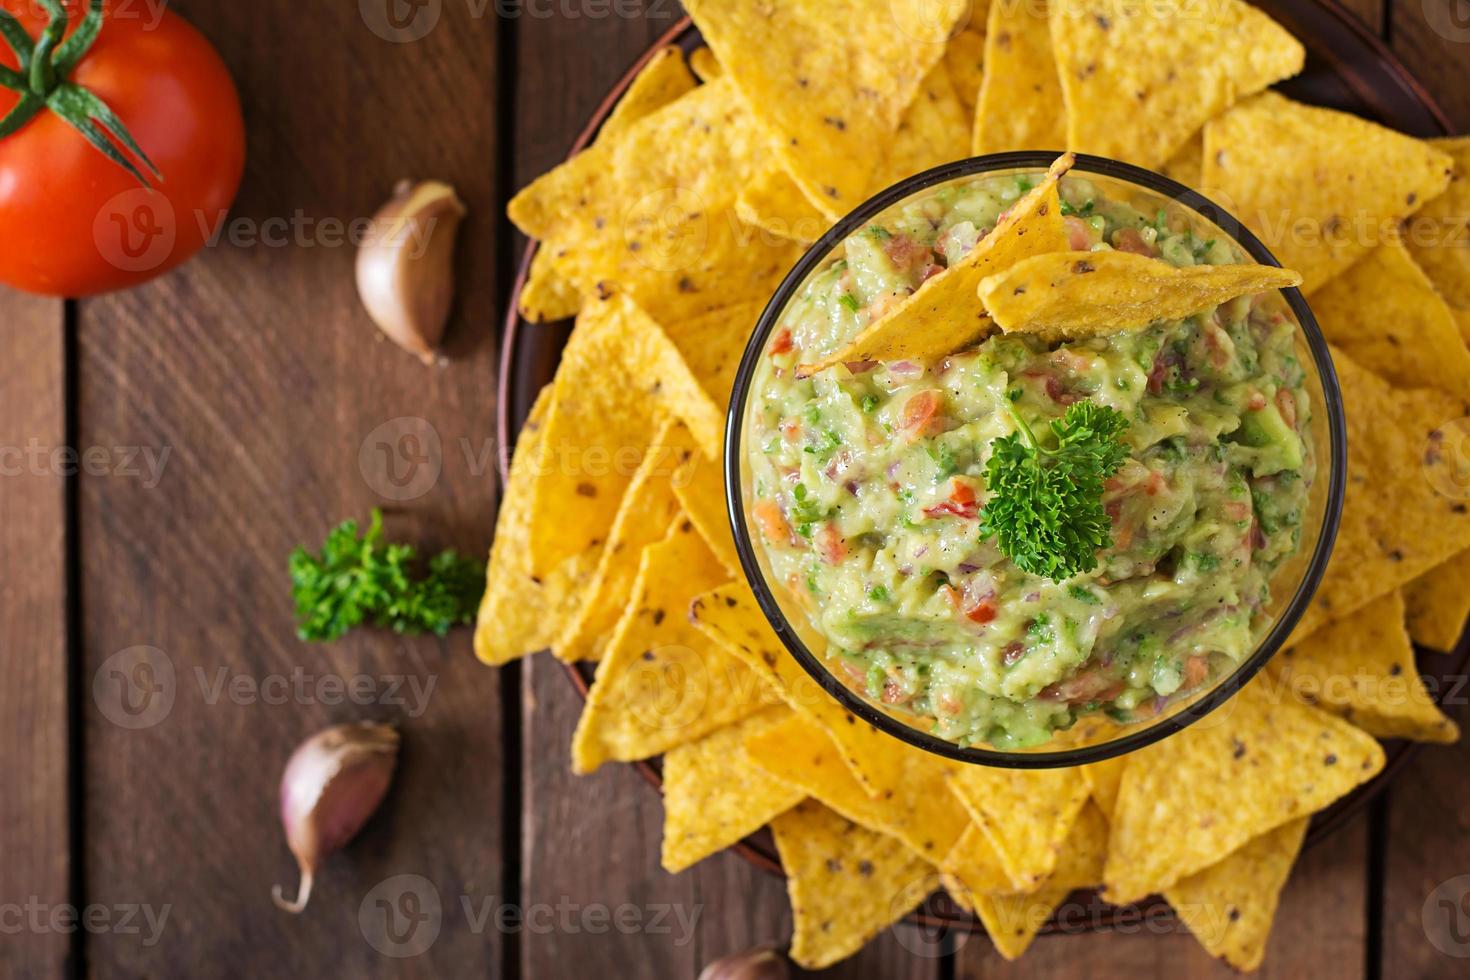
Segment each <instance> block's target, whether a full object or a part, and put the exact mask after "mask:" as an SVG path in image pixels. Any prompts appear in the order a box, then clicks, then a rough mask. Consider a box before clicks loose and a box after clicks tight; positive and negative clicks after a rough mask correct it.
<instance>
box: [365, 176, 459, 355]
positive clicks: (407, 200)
mask: <svg viewBox="0 0 1470 980" xmlns="http://www.w3.org/2000/svg"><path fill="white" fill-rule="evenodd" d="M466 213H467V212H466V209H465V206H464V203H463V202H461V201H460V199H459V197H458V195H456V194H455V192H454V188H453V187H451V186H449V185H448V184H446V183H443V182H442V181H437V180H426V181H420V182H418V183H413V182H411V181H406V180H405V181H401V182H400V183H399V184H398V186H397V187H396V188H395V189H394V192H393V197H392V198H391V199H390V200H389V201H388V203H386V204H384V205H383V206H382V207H381V208H379V209H378V213H377V214H375V215H374V216H373V221H372V230H371V231H370V232H369V233H368V235H367V237H366V239H365V240H364V241H363V243H362V245H361V246H360V247H359V248H358V251H357V293H358V296H359V297H361V299H362V305H363V306H365V307H366V308H367V311H368V315H369V316H370V317H372V319H373V322H374V323H376V324H377V325H378V329H379V330H381V331H383V333H384V334H386V335H387V336H388V338H389V339H390V340H392V341H393V342H394V343H395V344H397V345H398V346H399V347H402V348H403V349H404V350H406V351H408V352H410V353H412V354H416V355H418V358H419V359H420V360H421V361H423V362H424V363H425V364H432V363H433V362H434V358H435V351H436V349H437V348H438V346H439V341H440V340H442V339H443V337H444V328H445V326H446V325H447V323H448V322H449V310H450V307H451V306H453V304H454V240H455V235H456V233H457V231H458V229H459V225H460V222H461V221H462V220H463V219H464V216H465V214H466Z"/></svg>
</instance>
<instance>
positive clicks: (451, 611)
mask: <svg viewBox="0 0 1470 980" xmlns="http://www.w3.org/2000/svg"><path fill="white" fill-rule="evenodd" d="M418 564H419V562H418V553H417V551H416V550H415V549H414V547H413V546H412V545H407V544H389V543H387V542H385V541H384V540H383V515H382V514H381V513H380V512H379V511H377V510H374V511H373V517H372V522H371V523H370V524H369V525H368V527H367V530H366V532H364V533H363V534H362V536H361V537H359V536H358V533H357V522H356V521H343V522H342V523H341V524H339V525H338V526H337V527H335V528H333V529H332V531H331V533H330V534H328V535H327V540H326V543H325V544H323V545H322V550H321V554H318V555H313V554H311V553H310V552H308V551H307V550H306V549H305V548H297V549H296V550H295V551H293V552H292V553H291V559H290V569H291V594H292V596H293V597H294V598H295V600H296V624H297V628H296V635H297V636H299V637H301V639H303V640H310V641H317V642H320V641H326V640H336V639H339V638H340V637H342V636H344V635H345V634H346V633H347V632H348V631H349V630H352V629H355V628H356V627H358V626H362V625H363V624H365V623H366V624H371V625H373V626H381V627H388V628H391V629H393V630H394V631H396V632H398V633H407V634H419V633H436V634H438V635H439V636H443V635H444V634H445V633H448V632H449V630H450V628H451V627H453V626H456V625H458V624H460V623H467V622H469V621H470V620H471V619H473V618H474V615H475V606H476V604H477V603H478V602H479V599H480V596H481V594H482V593H483V592H484V591H485V565H484V563H483V562H479V561H476V560H474V559H471V558H461V557H460V556H459V554H458V553H457V552H455V551H454V550H453V549H450V550H447V551H441V552H440V553H439V554H437V555H435V556H434V557H433V558H432V559H430V560H429V562H428V565H427V568H426V569H425V570H424V572H423V573H422V574H418V573H417V572H416V566H418Z"/></svg>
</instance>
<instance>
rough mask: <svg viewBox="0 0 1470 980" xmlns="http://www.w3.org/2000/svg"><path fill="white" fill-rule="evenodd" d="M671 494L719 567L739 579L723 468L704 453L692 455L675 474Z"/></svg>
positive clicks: (738, 558) (738, 564)
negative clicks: (712, 553) (716, 559)
mask: <svg viewBox="0 0 1470 980" xmlns="http://www.w3.org/2000/svg"><path fill="white" fill-rule="evenodd" d="M673 483H674V495H675V496H676V497H678V498H679V505H680V506H681V507H683V508H684V513H685V514H686V515H688V517H689V519H690V520H691V521H693V522H694V526H695V528H696V529H698V531H699V535H700V537H702V538H704V543H705V544H707V545H709V546H710V550H711V551H713V552H714V553H715V556H716V557H718V558H719V559H720V564H722V565H724V566H725V567H726V568H728V569H729V570H730V574H731V575H732V576H734V577H736V578H738V577H739V576H740V575H742V574H743V573H742V572H741V570H740V556H739V555H738V554H737V553H736V551H735V536H734V534H733V533H731V531H730V517H729V515H728V514H727V513H726V511H725V468H724V465H723V461H722V460H720V459H711V458H710V457H708V456H705V455H704V454H703V453H699V454H696V455H694V456H691V457H690V458H689V460H688V461H687V462H685V463H684V465H683V466H681V467H680V468H679V469H678V470H677V471H676V472H675V473H674V479H673Z"/></svg>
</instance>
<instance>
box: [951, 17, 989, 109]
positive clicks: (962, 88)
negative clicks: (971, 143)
mask: <svg viewBox="0 0 1470 980" xmlns="http://www.w3.org/2000/svg"><path fill="white" fill-rule="evenodd" d="M944 66H945V68H947V69H948V70H949V80H950V81H951V82H953V83H954V91H955V95H957V96H959V100H960V108H962V109H963V110H964V113H965V119H966V120H969V121H971V122H973V120H974V118H975V104H976V102H977V101H978V100H979V98H980V83H981V81H982V80H983V79H984V77H985V23H984V20H983V18H982V19H981V21H980V23H975V22H973V21H972V22H971V23H970V26H968V27H966V28H965V29H964V30H962V31H956V32H955V35H954V37H952V38H950V39H949V46H948V47H946V48H945V49H944ZM966 128H967V129H968V128H969V123H967V125H966Z"/></svg>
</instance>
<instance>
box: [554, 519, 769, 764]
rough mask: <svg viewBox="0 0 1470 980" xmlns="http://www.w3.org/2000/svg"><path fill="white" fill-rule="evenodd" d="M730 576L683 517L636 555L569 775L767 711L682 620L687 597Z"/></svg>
mask: <svg viewBox="0 0 1470 980" xmlns="http://www.w3.org/2000/svg"><path fill="white" fill-rule="evenodd" d="M728 577H729V573H727V572H726V571H725V569H724V567H723V566H722V565H720V563H719V562H718V561H716V560H715V556H714V555H713V554H711V553H710V550H709V548H707V547H706V546H705V544H704V542H703V541H702V540H700V537H699V535H698V534H697V533H695V531H694V525H692V524H690V523H689V522H688V521H686V520H683V519H682V518H678V519H675V522H674V526H673V528H672V529H671V530H670V531H669V535H668V537H666V538H665V539H664V540H663V541H660V542H659V543H658V544H655V545H653V546H651V547H649V548H647V549H646V550H645V551H644V552H643V562H642V564H641V565H640V566H639V568H638V580H637V582H636V583H635V584H634V586H633V594H632V596H630V597H629V600H628V609H627V611H626V612H625V613H624V615H623V619H622V621H621V622H619V623H618V627H617V631H616V632H615V633H614V634H613V637H612V640H611V641H610V642H609V644H608V648H607V653H606V655H605V656H604V657H603V658H602V661H601V662H600V663H599V664H598V665H597V677H596V679H595V681H594V682H593V684H592V690H591V691H590V692H589V693H588V695H587V703H586V705H585V706H584V707H583V709H582V716H581V718H579V719H578V720H577V731H576V734H575V735H574V736H573V737H572V769H573V771H575V772H578V773H588V772H592V771H593V770H595V769H596V768H597V767H598V766H600V765H602V763H604V762H632V761H634V760H637V759H646V758H648V757H650V756H654V755H658V754H659V753H660V752H665V751H667V750H669V749H671V748H673V747H674V746H676V745H682V744H684V743H685V742H689V741H692V740H694V739H696V738H699V737H700V736H702V735H705V734H707V733H709V732H712V731H714V730H715V729H717V728H720V727H721V726H724V725H728V724H730V723H732V722H735V721H739V720H740V719H741V718H744V717H745V716H747V715H750V714H754V713H755V712H757V711H759V710H760V709H761V708H763V707H765V706H767V705H768V704H772V703H774V702H775V698H774V697H773V696H772V695H771V694H770V693H769V692H768V691H767V690H766V688H765V687H764V685H762V684H761V682H760V679H759V678H757V677H756V676H755V675H754V674H752V673H751V672H750V671H749V670H747V669H746V667H745V666H744V665H743V664H741V663H740V662H739V661H738V660H735V659H734V658H733V657H731V656H729V655H728V654H727V653H725V651H724V650H722V649H720V647H719V646H717V645H716V644H714V643H711V642H709V641H708V640H707V639H705V637H703V636H702V635H701V634H700V633H698V632H697V631H695V630H694V629H693V628H692V627H691V626H690V625H689V621H688V620H687V619H686V618H685V612H686V611H687V610H688V608H689V602H690V599H691V598H692V597H693V596H695V595H697V594H699V593H701V592H704V591H706V590H708V589H710V588H713V587H714V586H715V585H718V584H719V583H720V582H723V581H725V579H726V578H728Z"/></svg>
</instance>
